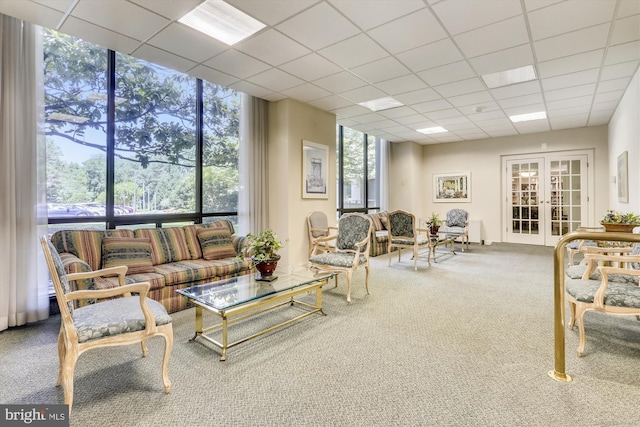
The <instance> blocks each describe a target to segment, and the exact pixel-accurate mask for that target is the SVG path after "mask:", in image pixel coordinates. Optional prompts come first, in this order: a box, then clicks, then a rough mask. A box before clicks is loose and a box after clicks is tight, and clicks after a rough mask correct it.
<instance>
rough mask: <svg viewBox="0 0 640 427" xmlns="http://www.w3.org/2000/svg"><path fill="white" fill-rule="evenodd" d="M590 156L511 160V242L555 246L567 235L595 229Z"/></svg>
mask: <svg viewBox="0 0 640 427" xmlns="http://www.w3.org/2000/svg"><path fill="white" fill-rule="evenodd" d="M590 157H591V156H590V152H567V153H546V154H543V155H540V156H531V157H529V156H510V157H507V158H505V159H504V160H503V162H504V166H505V167H504V169H503V170H505V180H504V181H505V182H504V188H505V194H507V198H506V203H505V216H504V218H505V220H506V224H505V230H506V239H505V240H506V241H507V242H511V243H527V244H534V245H546V246H554V245H555V244H556V243H557V242H558V239H559V238H560V237H561V236H563V235H564V234H566V233H568V232H569V231H573V230H575V229H576V228H577V227H579V226H580V225H589V218H590V217H592V215H591V216H590V210H592V207H590V204H589V200H590V194H589V192H590V191H593V190H590V188H593V183H592V179H593V177H592V173H591V169H590V168H589V167H588V166H589V164H590V160H591V159H590Z"/></svg>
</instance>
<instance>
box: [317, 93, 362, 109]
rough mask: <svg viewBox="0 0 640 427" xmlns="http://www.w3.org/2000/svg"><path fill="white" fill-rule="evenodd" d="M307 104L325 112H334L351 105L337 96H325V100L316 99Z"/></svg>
mask: <svg viewBox="0 0 640 427" xmlns="http://www.w3.org/2000/svg"><path fill="white" fill-rule="evenodd" d="M309 104H311V105H313V106H314V107H317V108H320V109H322V110H327V111H334V110H335V109H337V108H343V107H347V106H349V105H352V103H351V101H349V100H347V99H344V98H343V97H341V96H338V95H331V96H327V97H326V98H321V99H316V100H313V101H310V102H309ZM360 108H364V107H360Z"/></svg>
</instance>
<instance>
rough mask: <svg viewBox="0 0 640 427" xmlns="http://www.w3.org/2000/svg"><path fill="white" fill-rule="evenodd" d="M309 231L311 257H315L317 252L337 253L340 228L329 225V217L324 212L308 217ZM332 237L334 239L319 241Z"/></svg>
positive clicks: (313, 213)
mask: <svg viewBox="0 0 640 427" xmlns="http://www.w3.org/2000/svg"><path fill="white" fill-rule="evenodd" d="M307 230H308V231H309V256H311V255H315V254H316V253H317V251H320V252H333V251H335V249H336V246H335V243H336V242H335V238H336V237H337V235H338V227H333V226H330V225H329V221H328V220H327V215H325V213H324V212H319V211H316V212H312V213H311V214H310V215H309V216H307ZM332 231H334V232H335V233H333V234H332ZM330 235H332V236H333V239H329V240H323V241H322V242H318V239H320V238H325V237H328V236H330ZM316 243H318V244H317V245H316ZM314 246H315V248H314Z"/></svg>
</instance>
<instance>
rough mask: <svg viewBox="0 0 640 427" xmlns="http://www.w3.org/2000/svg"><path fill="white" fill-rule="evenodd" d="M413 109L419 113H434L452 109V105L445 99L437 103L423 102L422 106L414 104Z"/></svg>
mask: <svg viewBox="0 0 640 427" xmlns="http://www.w3.org/2000/svg"><path fill="white" fill-rule="evenodd" d="M412 107H413V109H414V110H416V111H417V112H418V113H432V112H434V111H438V110H445V109H450V108H451V107H452V105H451V104H449V102H447V101H445V100H444V99H438V100H436V101H428V102H422V103H420V104H414V105H413V106H412Z"/></svg>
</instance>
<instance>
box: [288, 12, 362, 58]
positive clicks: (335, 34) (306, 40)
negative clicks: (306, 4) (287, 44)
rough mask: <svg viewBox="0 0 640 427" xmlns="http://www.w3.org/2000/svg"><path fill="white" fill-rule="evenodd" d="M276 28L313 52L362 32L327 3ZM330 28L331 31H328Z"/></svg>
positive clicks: (302, 13)
mask: <svg viewBox="0 0 640 427" xmlns="http://www.w3.org/2000/svg"><path fill="white" fill-rule="evenodd" d="M276 28H277V29H278V30H280V31H281V32H282V33H284V34H286V35H287V36H289V37H291V38H292V39H294V40H297V41H298V42H299V43H301V44H303V45H305V46H306V47H308V48H310V49H312V50H318V49H322V48H323V47H327V46H329V45H331V44H334V43H336V42H339V41H341V40H344V39H346V38H349V37H351V36H354V35H356V34H358V33H359V32H360V30H359V29H358V27H356V26H355V25H353V24H352V23H351V22H349V21H348V20H347V19H346V18H344V17H343V16H342V15H340V14H339V13H338V12H337V11H336V10H335V9H334V8H333V7H331V6H330V5H329V4H327V3H319V4H317V5H316V6H313V7H312V8H310V9H307V10H305V11H304V12H301V13H300V14H298V15H296V16H294V17H293V18H291V19H288V20H286V21H284V22H283V23H282V24H280V25H278V26H276ZM328 28H330V29H331V30H330V31H327V29H328Z"/></svg>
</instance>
